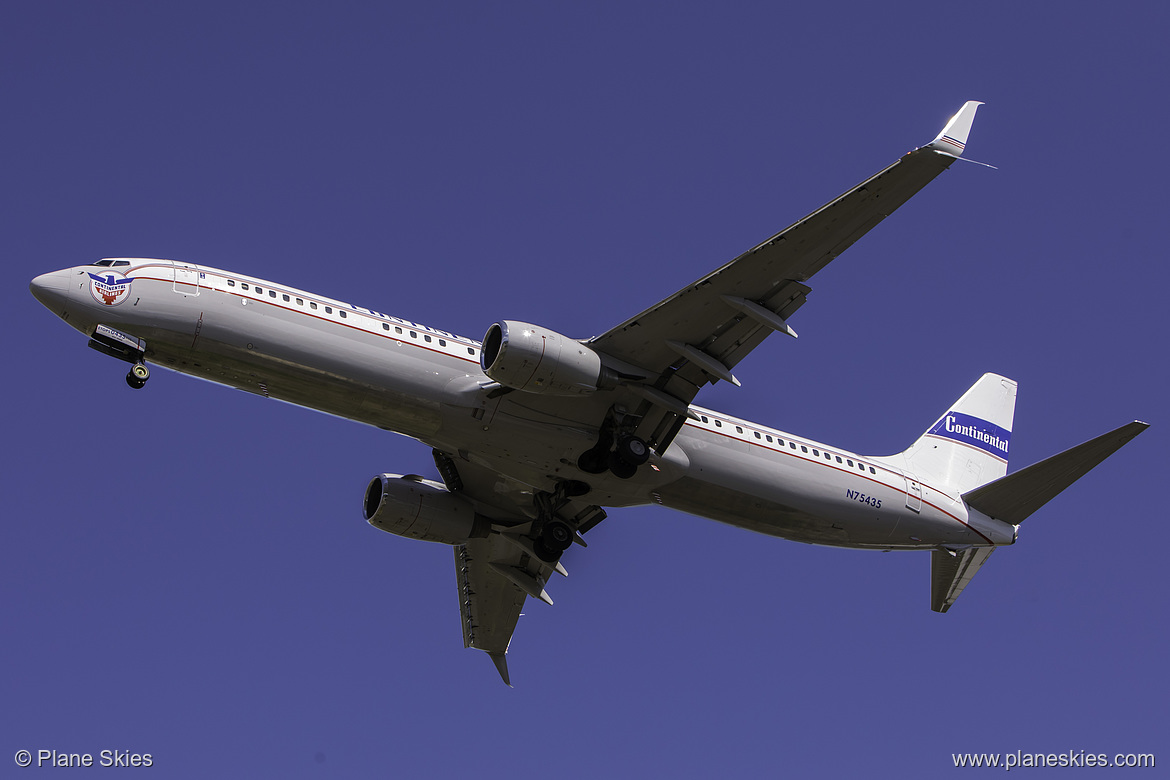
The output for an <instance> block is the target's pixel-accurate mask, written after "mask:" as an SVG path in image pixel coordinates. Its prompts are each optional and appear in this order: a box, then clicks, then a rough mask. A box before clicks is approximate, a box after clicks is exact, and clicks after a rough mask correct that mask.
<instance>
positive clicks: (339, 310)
mask: <svg viewBox="0 0 1170 780" xmlns="http://www.w3.org/2000/svg"><path fill="white" fill-rule="evenodd" d="M337 313H338V314H340V315H341V319H343V320H344V319H345V312H343V311H342V310H341V309H338V310H337Z"/></svg>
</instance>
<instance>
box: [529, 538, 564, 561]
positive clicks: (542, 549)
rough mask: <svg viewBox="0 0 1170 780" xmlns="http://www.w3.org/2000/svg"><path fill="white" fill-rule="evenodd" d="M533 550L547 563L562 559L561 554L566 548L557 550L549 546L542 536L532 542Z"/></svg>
mask: <svg viewBox="0 0 1170 780" xmlns="http://www.w3.org/2000/svg"><path fill="white" fill-rule="evenodd" d="M532 550H533V551H534V552H535V553H536V557H537V558H540V559H541V560H542V561H544V562H545V563H556V562H557V561H559V560H560V559H561V554H562V553H563V552H564V550H555V549H553V548H552V547H549V546H548V545H547V544H546V543H545V541H544V537H540V538H539V539H537V540H536V541H534V542H533V543H532Z"/></svg>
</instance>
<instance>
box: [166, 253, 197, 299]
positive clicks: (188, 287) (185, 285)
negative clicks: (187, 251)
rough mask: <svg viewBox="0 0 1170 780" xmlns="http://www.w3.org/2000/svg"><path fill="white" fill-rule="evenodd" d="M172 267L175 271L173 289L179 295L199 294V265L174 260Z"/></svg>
mask: <svg viewBox="0 0 1170 780" xmlns="http://www.w3.org/2000/svg"><path fill="white" fill-rule="evenodd" d="M171 268H172V269H173V271H174V285H173V286H172V287H171V289H173V290H174V291H175V292H177V293H178V294H179V295H190V296H196V295H198V294H199V266H197V265H193V264H191V263H179V262H176V261H174V260H172V261H171Z"/></svg>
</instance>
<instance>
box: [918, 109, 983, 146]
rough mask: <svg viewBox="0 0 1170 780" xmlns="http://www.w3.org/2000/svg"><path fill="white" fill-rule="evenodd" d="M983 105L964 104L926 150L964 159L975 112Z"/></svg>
mask: <svg viewBox="0 0 1170 780" xmlns="http://www.w3.org/2000/svg"><path fill="white" fill-rule="evenodd" d="M981 105H983V103H981V102H980V101H978V100H968V101H967V102H966V103H964V104H963V107H962V108H960V109H959V113H957V114H955V115H954V116H953V117H951V121H949V122H947V126H946V127H944V128H943V130H942V132H941V133H939V134H938V137H937V138H935V139H934V140H933V141H931V142H930V143H929V144H927V145H926V148H927V149H934V150H935V151H936V152H942V153H943V154H949V155H950V156H952V157H962V156H963V149H965V148H966V146H967V136H968V135H970V134H971V124H972V123H973V122H974V121H975V110H976V109H977V108H979V106H981Z"/></svg>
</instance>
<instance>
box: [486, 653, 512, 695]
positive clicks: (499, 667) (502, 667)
mask: <svg viewBox="0 0 1170 780" xmlns="http://www.w3.org/2000/svg"><path fill="white" fill-rule="evenodd" d="M488 657H490V658H491V659H492V663H493V664H495V665H496V671H497V672H499V673H500V677H502V678H503V680H504V685H507V686H508V687H509V688H511V687H512V681H511V680H509V679H508V656H506V655H505V654H504V653H488Z"/></svg>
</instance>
